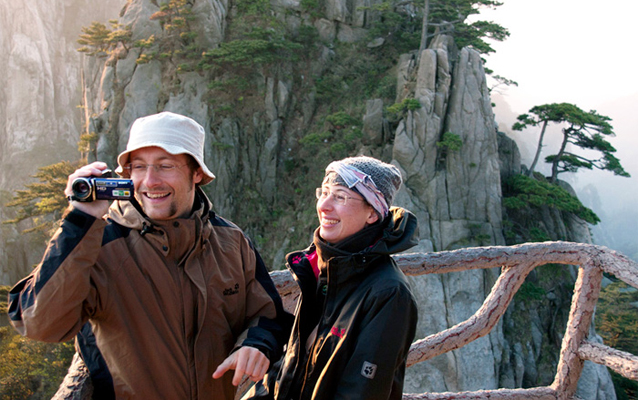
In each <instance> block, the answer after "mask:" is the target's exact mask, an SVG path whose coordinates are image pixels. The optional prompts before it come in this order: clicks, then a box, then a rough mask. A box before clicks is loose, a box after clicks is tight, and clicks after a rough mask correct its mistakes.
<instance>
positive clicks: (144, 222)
mask: <svg viewBox="0 0 638 400" xmlns="http://www.w3.org/2000/svg"><path fill="white" fill-rule="evenodd" d="M210 210H211V203H210V200H209V199H208V197H207V196H206V194H205V193H204V192H203V191H202V189H201V188H200V187H197V188H196V189H195V203H194V207H193V212H192V214H191V216H190V217H189V218H194V219H202V220H203V221H204V222H205V221H207V220H208V215H209V212H210ZM108 217H109V218H110V219H112V220H113V221H114V222H116V223H118V224H120V225H122V226H125V227H127V228H131V229H135V230H139V231H142V232H143V233H146V232H150V231H153V230H154V229H155V228H156V227H157V226H159V225H161V224H160V223H159V222H155V221H153V220H151V219H150V218H149V217H148V216H147V215H146V214H145V213H144V211H143V210H142V209H141V207H135V206H134V204H133V203H132V202H130V201H125V200H117V201H114V202H113V204H111V207H110V208H109V213H108Z"/></svg>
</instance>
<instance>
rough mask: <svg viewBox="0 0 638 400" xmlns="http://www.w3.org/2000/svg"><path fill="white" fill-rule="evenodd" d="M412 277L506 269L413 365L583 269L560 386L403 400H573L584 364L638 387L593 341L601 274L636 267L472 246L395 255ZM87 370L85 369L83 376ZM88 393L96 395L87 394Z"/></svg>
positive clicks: (77, 389) (283, 277)
mask: <svg viewBox="0 0 638 400" xmlns="http://www.w3.org/2000/svg"><path fill="white" fill-rule="evenodd" d="M394 259H395V260H396V262H397V264H398V265H399V267H400V268H401V269H402V270H403V272H404V273H405V274H406V275H412V276H416V275H426V274H444V273H448V272H457V271H466V270H472V269H486V268H494V267H501V268H502V271H501V275H500V277H499V278H498V280H497V281H496V283H495V284H494V287H493V288H492V291H491V293H490V294H489V296H488V297H487V298H486V299H485V301H484V302H483V305H482V306H481V308H480V309H479V310H478V311H477V312H476V313H475V314H474V315H473V316H471V317H470V318H468V319H467V320H465V321H464V322H461V323H460V324H457V325H455V326H453V327H451V328H449V329H446V330H444V331H442V332H438V333H436V334H433V335H430V336H428V337H426V338H423V339H421V340H418V341H416V342H414V343H413V344H412V346H411V348H410V353H409V355H408V366H412V365H414V364H417V363H419V362H422V361H425V360H429V359H431V358H433V357H435V356H438V355H440V354H443V353H446V352H449V351H452V350H455V349H458V348H461V347H463V346H465V345H466V344H468V343H470V342H472V341H474V340H476V339H478V338H480V337H483V336H485V335H487V334H488V333H489V332H490V331H491V330H492V329H493V328H494V326H495V325H496V324H497V323H498V321H499V319H500V318H501V317H502V316H503V314H504V313H505V310H506V309H507V307H508V305H509V304H510V302H511V301H512V298H513V297H514V294H515V293H516V292H517V290H518V289H519V288H520V287H521V285H522V284H523V282H524V281H525V278H526V277H527V275H528V274H529V273H530V272H531V271H532V270H533V269H534V268H536V267H538V266H540V265H544V264H550V263H551V264H567V265H576V266H578V267H579V273H578V278H577V280H576V284H575V286H574V294H573V297H572V305H571V310H570V314H569V320H568V322H567V328H566V332H565V335H564V337H563V342H562V346H561V351H560V360H559V363H558V367H557V371H556V375H555V378H554V382H553V383H552V384H551V385H550V386H546V387H535V388H530V389H496V390H481V391H473V392H461V393H451V392H445V393H422V394H404V395H403V399H428V400H435V399H436V400H452V399H477V400H478V399H490V400H501V399H503V400H505V399H507V400H526V399H537V400H550V399H560V400H571V399H574V398H575V397H574V394H575V392H576V387H577V383H578V379H579V378H580V374H581V372H582V369H583V362H584V361H585V360H589V361H593V362H595V363H597V364H601V365H604V366H606V367H609V368H611V369H612V370H614V371H616V372H618V373H619V374H621V375H622V376H624V377H626V378H629V379H632V380H636V381H638V357H636V356H634V355H632V354H629V353H626V352H622V351H619V350H616V349H613V348H610V347H607V346H604V345H601V344H598V343H593V342H590V341H588V340H587V335H588V333H589V327H590V324H591V321H592V317H593V313H594V308H595V306H596V302H597V300H598V295H599V293H600V286H601V282H602V277H603V271H604V272H608V273H610V274H613V275H614V276H615V277H616V278H618V279H621V280H622V281H624V282H625V283H628V284H629V285H631V286H633V287H635V288H637V289H638V264H637V263H636V262H634V261H632V260H630V259H628V258H627V257H625V256H623V255H622V254H619V253H617V252H615V251H613V250H610V249H607V248H605V247H601V246H596V245H590V244H582V243H570V242H545V243H527V244H521V245H517V246H494V247H473V248H466V249H460V250H453V251H441V252H437V253H412V254H400V255H396V256H394ZM271 276H272V278H273V281H274V282H275V285H276V286H277V290H278V291H279V293H280V295H281V296H282V299H283V301H284V307H285V308H286V309H287V310H288V311H291V312H292V311H293V310H294V306H295V303H296V301H297V298H298V296H299V292H298V288H297V285H296V284H295V283H294V282H293V280H292V277H291V276H290V273H289V272H288V271H275V272H272V273H271ZM83 368H84V369H83ZM85 386H86V370H85V367H83V365H82V363H81V360H79V359H78V358H77V357H76V358H75V359H74V365H73V366H72V367H71V368H70V369H69V375H67V377H66V379H65V382H63V384H62V385H61V386H60V390H59V391H58V393H57V394H56V396H55V397H54V399H58V400H60V399H81V398H85V397H82V396H81V395H79V393H81V392H86V387H85ZM89 390H90V389H89Z"/></svg>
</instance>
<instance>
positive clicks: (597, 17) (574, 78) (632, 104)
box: [480, 0, 638, 242]
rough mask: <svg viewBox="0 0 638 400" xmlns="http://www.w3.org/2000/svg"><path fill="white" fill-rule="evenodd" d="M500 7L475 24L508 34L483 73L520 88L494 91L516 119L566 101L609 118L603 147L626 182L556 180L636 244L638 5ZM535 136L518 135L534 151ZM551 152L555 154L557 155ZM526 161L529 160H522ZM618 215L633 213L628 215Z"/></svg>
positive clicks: (549, 0)
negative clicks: (488, 23) (608, 147)
mask: <svg viewBox="0 0 638 400" xmlns="http://www.w3.org/2000/svg"><path fill="white" fill-rule="evenodd" d="M501 1H502V2H503V3H504V4H503V5H502V6H500V7H498V8H496V10H493V11H492V10H484V11H482V12H481V15H480V18H481V19H485V20H492V21H494V22H497V23H499V24H501V25H503V26H504V27H506V28H507V29H509V31H510V37H509V38H508V39H507V40H506V41H505V42H502V43H493V47H494V49H495V50H496V53H495V54H492V55H490V56H487V57H486V59H487V64H486V65H487V67H489V68H491V69H492V70H494V73H495V74H496V75H501V76H504V77H506V78H508V79H512V80H514V81H516V82H517V83H518V87H508V88H506V89H505V90H499V92H500V95H501V96H502V99H503V101H505V102H507V104H508V105H509V108H511V112H512V113H513V114H512V115H514V116H515V115H518V114H522V113H525V112H527V111H528V110H529V109H530V108H531V107H533V106H535V105H540V104H547V103H561V102H567V103H573V104H575V105H577V106H579V107H580V108H582V109H583V110H585V111H589V110H596V111H597V112H598V113H600V114H602V115H606V116H608V117H610V118H611V119H612V121H611V124H612V126H613V127H614V131H615V133H616V137H612V138H608V140H609V142H610V143H611V144H612V145H613V146H614V147H615V148H616V149H617V153H616V156H617V157H618V158H619V159H620V161H621V164H622V165H623V167H624V168H625V170H626V171H627V172H629V173H630V174H631V175H632V177H631V178H621V177H616V176H614V175H613V174H612V173H610V172H601V171H591V172H590V171H583V172H579V173H577V174H575V175H574V174H570V175H572V176H569V175H567V174H561V175H560V177H561V179H564V180H566V181H568V182H570V183H571V184H572V186H574V188H575V189H576V190H577V192H578V193H579V197H581V200H582V201H583V203H585V204H586V205H588V206H590V207H592V208H594V211H596V212H597V213H598V214H599V216H601V217H605V215H601V214H607V215H609V219H610V221H605V220H604V219H603V223H605V222H607V223H608V224H609V223H612V224H615V223H617V222H616V221H615V220H612V217H611V215H612V214H614V213H615V214H616V217H615V218H623V217H624V218H630V219H631V222H630V224H629V226H630V227H631V228H633V229H631V230H630V231H629V232H627V234H628V235H631V236H632V237H638V236H637V235H636V230H638V213H637V212H636V211H635V209H636V208H638V207H636V206H635V203H636V199H638V72H637V71H638V64H637V63H636V61H638V55H637V54H636V51H635V46H634V43H635V40H636V39H638V24H636V22H635V18H636V15H638V1H627V0H608V1H605V2H600V1H593V0H501ZM496 97H498V94H496ZM498 104H499V103H498V102H497V107H496V109H495V112H496V117H497V121H499V122H500V123H501V124H502V125H508V126H511V123H512V122H513V121H511V120H507V119H508V118H510V119H511V118H512V117H511V116H510V117H503V116H502V115H503V114H506V112H505V111H508V110H504V109H503V108H502V107H501V110H499V106H498ZM499 114H501V115H499ZM503 119H505V120H506V121H503ZM558 132H559V131H558ZM537 133H538V130H533V131H528V132H526V133H523V134H520V135H521V136H525V138H526V139H528V140H529V141H530V143H531V144H532V145H533V146H534V145H535V144H536V142H537V140H538V135H537ZM519 139H520V137H519ZM548 147H550V146H549V145H548ZM534 150H535V148H534V149H531V150H528V151H524V150H522V151H521V153H522V154H523V157H524V159H523V163H524V164H526V165H528V166H529V164H530V161H531V157H532V156H533V151H534ZM550 151H551V152H552V153H553V154H555V153H556V149H550ZM526 154H527V155H529V157H530V159H525V155H526ZM544 154H545V153H544ZM543 164H544V163H543ZM545 165H547V164H545ZM541 168H546V167H544V166H541ZM588 185H589V188H591V187H592V185H593V186H594V187H595V188H596V191H597V194H598V196H599V197H600V201H601V204H600V205H599V206H598V207H599V209H598V210H597V209H596V208H595V207H594V206H593V205H592V202H593V199H590V198H587V194H586V193H590V192H587V191H586V189H587V187H588ZM623 210H634V211H633V214H628V213H627V212H624V211H623ZM624 222H625V223H626V222H627V221H624ZM634 240H635V241H636V242H638V239H634Z"/></svg>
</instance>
